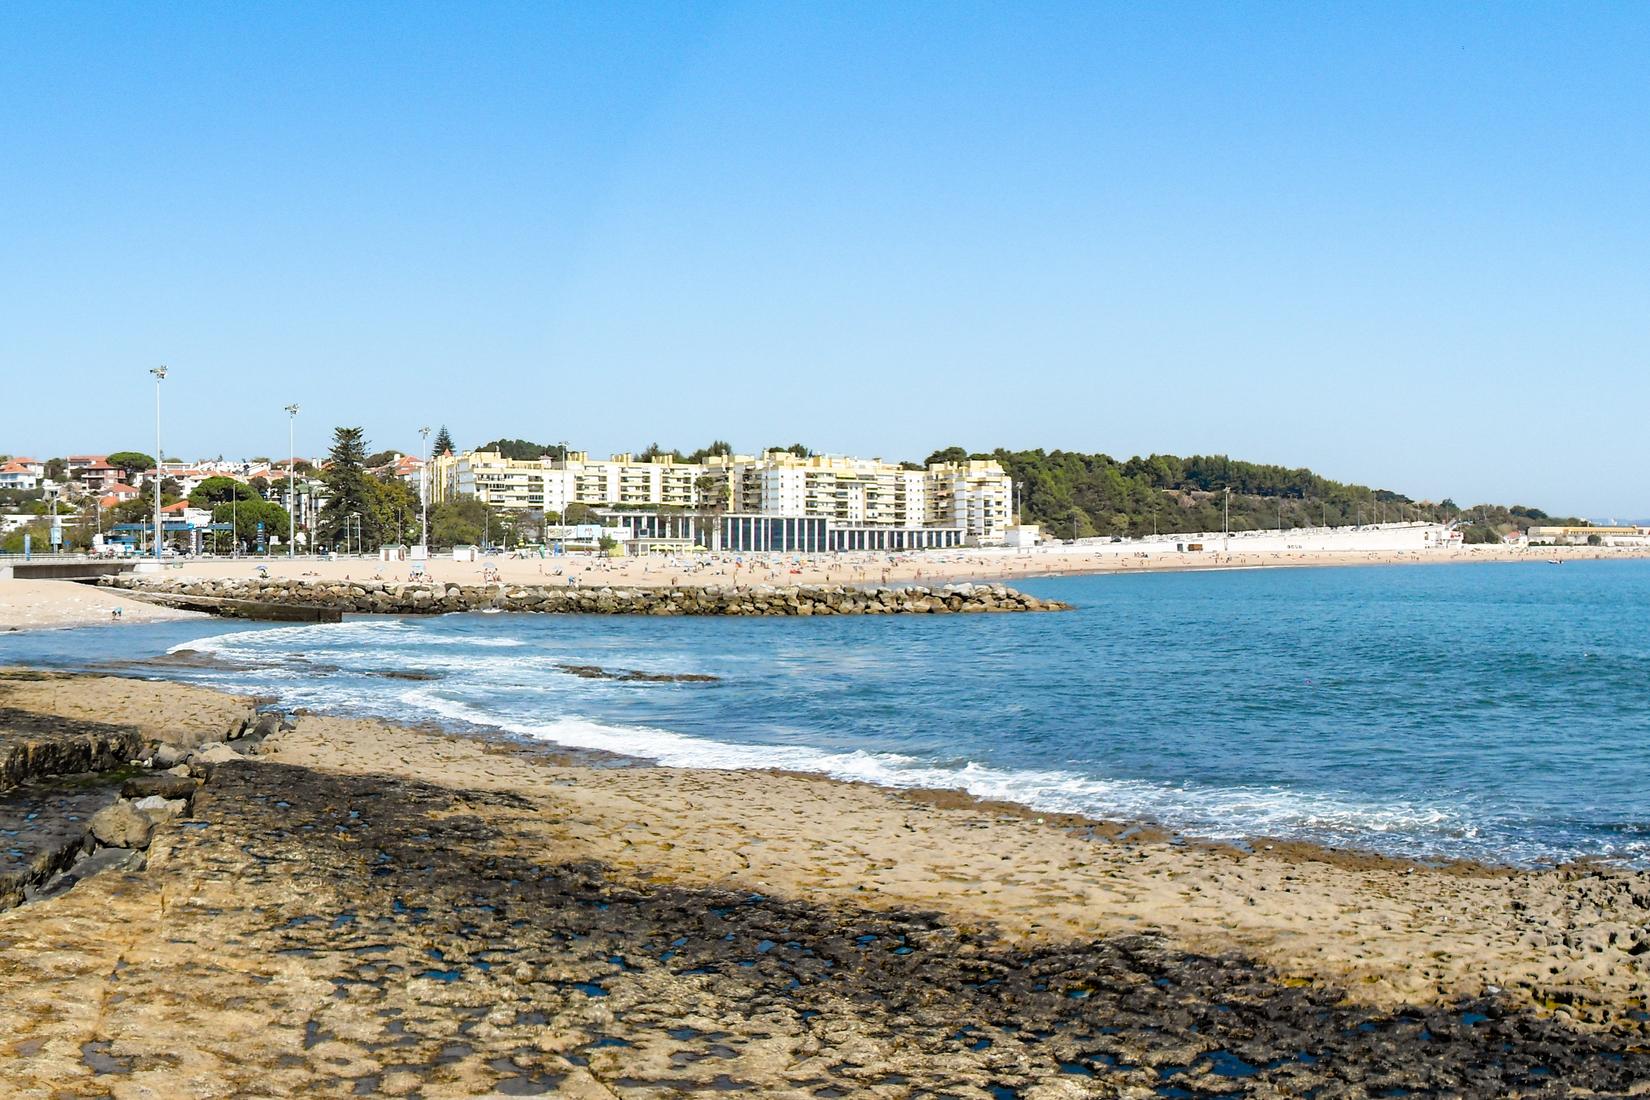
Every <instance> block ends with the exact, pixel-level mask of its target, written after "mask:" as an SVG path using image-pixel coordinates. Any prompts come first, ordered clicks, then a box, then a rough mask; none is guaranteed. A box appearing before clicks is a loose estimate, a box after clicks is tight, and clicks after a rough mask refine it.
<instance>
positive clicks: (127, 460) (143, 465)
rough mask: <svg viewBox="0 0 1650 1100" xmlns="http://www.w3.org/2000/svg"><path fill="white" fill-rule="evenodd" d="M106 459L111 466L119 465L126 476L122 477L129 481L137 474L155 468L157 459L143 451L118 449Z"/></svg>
mask: <svg viewBox="0 0 1650 1100" xmlns="http://www.w3.org/2000/svg"><path fill="white" fill-rule="evenodd" d="M104 461H106V462H108V464H109V465H111V466H119V467H120V469H121V472H122V473H123V474H125V475H126V476H125V477H124V478H123V479H122V480H124V481H126V482H128V483H130V482H131V480H132V478H133V476H134V475H136V474H141V473H142V472H143V471H145V470H153V469H154V468H155V460H154V459H153V458H151V457H149V456H148V455H146V454H144V453H143V452H142V451H116V452H115V453H114V454H112V455H110V456H109V457H108V458H107V459H105V460H104Z"/></svg>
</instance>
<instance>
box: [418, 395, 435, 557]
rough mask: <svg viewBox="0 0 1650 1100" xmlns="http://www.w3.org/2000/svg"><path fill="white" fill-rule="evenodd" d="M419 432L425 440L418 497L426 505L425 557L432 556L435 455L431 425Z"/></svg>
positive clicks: (421, 539) (422, 540) (422, 536)
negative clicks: (431, 503) (431, 535)
mask: <svg viewBox="0 0 1650 1100" xmlns="http://www.w3.org/2000/svg"><path fill="white" fill-rule="evenodd" d="M418 434H419V436H420V437H422V438H423V440H424V447H423V450H424V464H423V469H422V470H420V471H419V475H418V499H419V501H420V503H421V504H422V505H423V507H424V520H423V528H422V530H423V534H422V535H421V536H420V537H419V541H420V542H422V543H423V544H424V558H425V560H426V561H427V560H429V557H430V490H431V489H433V488H435V480H434V478H435V468H434V467H435V456H434V455H432V454H431V453H430V426H429V425H428V424H426V425H424V426H423V427H422V428H420V429H418Z"/></svg>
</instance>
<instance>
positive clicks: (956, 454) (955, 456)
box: [923, 447, 968, 466]
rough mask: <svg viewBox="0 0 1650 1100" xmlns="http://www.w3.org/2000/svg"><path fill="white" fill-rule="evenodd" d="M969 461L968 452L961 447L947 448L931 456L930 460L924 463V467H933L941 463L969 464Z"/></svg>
mask: <svg viewBox="0 0 1650 1100" xmlns="http://www.w3.org/2000/svg"><path fill="white" fill-rule="evenodd" d="M967 461H968V452H967V451H965V450H963V449H962V448H961V447H946V448H945V449H944V450H939V451H935V452H934V453H933V454H931V455H929V456H928V460H927V461H926V462H924V463H923V465H924V466H933V465H935V464H936V463H940V462H967Z"/></svg>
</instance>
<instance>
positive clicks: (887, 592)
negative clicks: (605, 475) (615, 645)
mask: <svg viewBox="0 0 1650 1100" xmlns="http://www.w3.org/2000/svg"><path fill="white" fill-rule="evenodd" d="M97 583H98V584H99V585H100V586H102V587H108V588H117V589H120V590H122V591H124V592H127V593H129V594H131V595H132V596H134V597H137V598H145V599H152V600H156V601H168V602H169V603H170V605H171V606H175V607H189V608H192V609H195V610H201V611H208V612H211V613H213V614H218V615H230V616H236V617H242V618H270V619H287V620H289V621H290V620H291V619H293V618H298V619H302V620H304V621H310V622H320V621H328V620H329V619H331V618H333V617H335V616H337V615H341V614H344V613H351V614H376V615H431V614H448V613H451V612H455V611H519V612H533V613H541V614H588V615H761V616H787V615H797V616H813V615H947V614H971V613H982V612H1028V611H1065V610H1069V609H1070V608H1069V605H1068V604H1065V603H1061V602H1060V601H1058V600H1043V599H1039V598H1037V597H1036V596H1031V595H1027V594H1026V593H1024V592H1019V591H1016V590H1014V589H1012V588H1007V587H1005V586H1003V585H1000V584H948V585H944V586H941V587H936V588H925V587H922V586H920V585H913V586H910V587H876V588H855V587H851V586H847V585H786V586H776V585H761V584H756V585H747V586H741V587H734V586H731V585H683V586H677V587H671V588H639V587H623V588H615V587H602V588H585V587H577V586H558V585H523V584H509V583H495V584H444V583H442V582H440V581H424V582H420V581H406V582H396V581H379V580H361V581H309V580H293V579H278V578H273V577H269V578H264V577H257V578H246V579H219V580H210V579H189V578H182V577H178V578H172V577H167V578H161V577H149V576H115V577H103V578H100V579H99V580H98V582H97Z"/></svg>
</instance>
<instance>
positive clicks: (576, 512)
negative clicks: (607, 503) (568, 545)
mask: <svg viewBox="0 0 1650 1100" xmlns="http://www.w3.org/2000/svg"><path fill="white" fill-rule="evenodd" d="M561 521H562V522H563V523H565V524H566V525H567V526H569V527H576V526H577V525H579V524H581V523H595V522H596V510H595V509H594V508H592V507H590V505H588V504H580V503H579V502H578V501H574V502H573V503H572V504H569V505H568V506H567V507H566V508H565V509H564V510H563V511H562V514H561Z"/></svg>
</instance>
